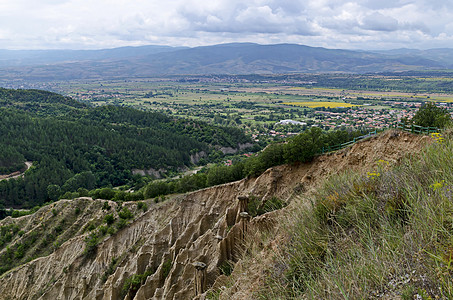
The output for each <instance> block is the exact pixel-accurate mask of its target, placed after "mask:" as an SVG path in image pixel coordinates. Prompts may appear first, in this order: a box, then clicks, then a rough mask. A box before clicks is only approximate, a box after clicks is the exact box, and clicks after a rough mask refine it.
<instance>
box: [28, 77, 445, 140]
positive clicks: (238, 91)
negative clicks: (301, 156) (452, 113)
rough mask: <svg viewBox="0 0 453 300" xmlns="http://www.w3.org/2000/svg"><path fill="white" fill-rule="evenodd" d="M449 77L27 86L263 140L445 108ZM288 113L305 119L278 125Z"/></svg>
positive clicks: (367, 124) (128, 80) (123, 81)
mask: <svg viewBox="0 0 453 300" xmlns="http://www.w3.org/2000/svg"><path fill="white" fill-rule="evenodd" d="M450 82H451V77H450V74H443V73H436V72H434V73H432V74H431V73H429V74H418V75H404V74H403V75H401V74H392V75H351V74H331V75H329V74H295V75H248V76H247V75H243V76H233V75H231V76H230V75H225V76H220V75H219V76H169V77H155V78H126V79H121V80H120V79H114V80H76V81H61V82H58V81H54V82H45V83H35V85H34V86H27V88H40V89H47V90H51V91H55V92H59V93H61V94H63V95H67V96H71V97H73V98H75V99H77V100H79V101H82V102H85V103H90V104H91V105H93V106H99V105H117V106H130V107H134V108H137V109H140V110H157V111H162V112H164V113H166V114H169V115H171V116H174V117H184V118H192V119H197V120H202V121H205V122H209V123H213V124H217V125H225V126H234V127H239V128H241V129H243V130H244V131H245V132H247V133H249V134H251V135H253V136H254V137H256V139H257V140H258V139H259V140H260V141H263V140H268V139H273V138H274V137H273V136H275V137H285V136H286V135H287V134H294V133H297V132H300V131H302V130H305V129H306V128H307V127H310V126H320V127H321V128H324V129H326V130H330V129H339V128H347V127H355V128H357V127H358V128H375V127H379V128H381V127H385V126H388V125H389V124H390V123H392V122H395V121H397V120H399V119H401V118H410V117H411V116H412V115H413V114H414V112H415V111H416V110H417V108H418V107H420V106H421V105H422V103H423V102H427V101H434V102H437V103H439V102H442V103H441V104H442V105H443V106H445V107H447V108H448V109H450V107H451V105H452V104H453V89H452V88H451V87H450V84H449V83H450ZM320 111H323V112H322V113H320ZM288 119H290V120H294V121H299V122H302V123H306V125H303V126H302V125H298V126H295V125H286V126H282V125H281V124H279V121H281V120H288ZM273 132H275V133H273Z"/></svg>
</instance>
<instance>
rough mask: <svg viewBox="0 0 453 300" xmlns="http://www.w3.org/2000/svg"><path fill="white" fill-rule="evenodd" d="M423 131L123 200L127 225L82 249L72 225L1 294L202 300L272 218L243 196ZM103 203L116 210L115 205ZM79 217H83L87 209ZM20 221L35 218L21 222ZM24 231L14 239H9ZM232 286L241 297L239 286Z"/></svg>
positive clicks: (330, 171)
mask: <svg viewBox="0 0 453 300" xmlns="http://www.w3.org/2000/svg"><path fill="white" fill-rule="evenodd" d="M429 140H430V138H429V137H424V136H415V135H411V134H408V133H403V132H396V131H387V132H385V133H383V134H381V135H379V136H376V137H372V138H369V139H367V140H363V141H361V142H359V143H357V144H355V145H353V146H352V147H349V148H346V149H343V150H340V151H338V152H335V153H331V154H327V155H323V156H320V157H317V158H316V159H315V160H314V161H312V162H311V163H308V164H300V165H284V166H279V167H274V168H271V169H269V170H267V171H266V172H265V173H263V174H262V175H261V176H259V177H258V178H249V179H244V180H241V181H237V182H232V183H229V184H224V185H220V186H216V187H212V188H208V189H204V190H200V191H196V192H192V193H188V194H184V195H178V196H174V197H173V198H172V199H169V200H167V201H166V202H164V203H159V204H155V205H153V206H151V207H150V208H149V209H148V211H147V212H145V213H141V214H140V215H139V212H140V210H138V208H137V207H136V206H137V204H136V203H127V204H125V205H127V206H128V207H129V208H130V210H131V211H133V212H134V213H135V214H136V215H138V217H137V218H136V219H135V220H133V221H132V222H131V223H130V224H129V225H128V226H126V227H124V228H122V229H120V230H119V231H118V232H116V233H115V234H113V235H111V236H108V237H105V238H104V239H103V240H102V241H101V242H100V243H99V244H98V245H97V247H96V248H95V249H94V251H91V252H88V253H86V251H84V249H85V247H86V244H87V243H86V241H85V239H86V237H87V236H88V235H89V233H86V232H85V231H83V230H79V231H74V233H73V237H72V238H71V239H69V240H67V241H66V242H64V243H63V244H62V245H61V246H59V247H58V248H57V249H56V250H55V251H54V252H52V253H51V254H50V255H48V256H45V257H40V258H37V259H34V260H32V261H30V262H28V263H25V264H23V265H21V266H19V267H17V268H15V269H13V270H11V271H9V272H7V273H5V274H3V275H2V276H1V277H0V298H1V299H123V298H125V299H137V300H138V299H193V298H201V299H202V298H204V297H205V296H206V291H207V290H208V289H209V287H211V286H213V285H214V284H216V280H218V282H217V285H218V284H219V282H221V281H222V278H223V280H224V279H225V275H223V276H220V275H221V273H226V274H228V273H229V271H228V270H227V269H228V264H227V262H228V261H231V262H237V261H239V260H240V257H241V255H242V252H243V251H242V250H243V249H242V246H241V245H243V242H244V240H245V239H246V238H247V236H248V235H251V234H252V233H253V232H257V231H261V230H264V229H271V228H274V227H275V226H274V224H275V223H274V222H277V220H278V215H279V212H278V211H276V212H271V213H267V214H264V215H261V216H257V217H254V218H252V217H251V216H250V215H249V214H244V213H243V212H245V211H247V210H249V207H248V205H249V204H248V201H251V199H256V198H258V199H260V200H261V202H262V203H264V202H266V201H268V200H269V199H271V198H272V197H278V198H279V199H282V200H284V201H285V202H287V203H290V202H291V201H293V202H294V201H296V200H297V201H300V199H301V197H300V196H301V195H303V193H305V192H307V191H309V190H311V189H313V188H314V187H316V184H317V183H319V182H320V180H322V179H324V178H326V177H327V176H330V175H334V174H337V173H338V172H341V171H343V170H346V169H350V170H370V171H371V170H372V168H373V166H374V165H375V164H376V162H377V161H378V160H380V159H383V160H386V161H391V162H397V161H399V160H400V159H402V157H404V156H405V155H406V154H410V153H413V152H417V151H419V150H420V149H421V148H422V147H423V145H424V144H425V143H426V142H429ZM103 202H104V201H101V200H90V199H76V200H72V201H67V200H65V201H60V202H58V203H55V204H53V205H54V209H56V210H57V211H58V213H59V214H61V216H62V218H64V216H65V215H64V214H65V213H68V214H70V213H73V210H74V209H75V207H78V206H85V207H89V211H90V214H91V218H92V219H97V220H102V218H103V217H104V215H105V214H107V212H105V211H104V210H103V209H102V203H103ZM97 203H98V204H97ZM111 206H112V207H113V209H114V208H115V206H116V204H115V203H111ZM289 207H291V205H290V206H289ZM49 211H51V209H50V208H45V207H44V208H42V209H41V210H39V211H38V212H37V213H35V214H34V215H31V216H26V217H22V218H18V219H11V218H7V219H5V220H3V221H1V222H0V226H2V225H5V224H12V223H15V222H16V223H20V224H22V225H21V226H23V228H24V230H26V232H25V234H24V235H23V236H25V235H27V234H30V232H32V231H33V230H35V229H36V228H37V227H39V226H43V225H42V224H40V222H42V223H43V222H45V221H46V220H49V221H48V224H51V221H50V218H51V216H50V215H49ZM84 211H85V212H86V211H87V209H85V210H84ZM241 212H242V213H241ZM46 214H47V219H46V217H45V216H46ZM83 220H84V222H88V221H89V220H88V217H86V218H85V219H83ZM27 222H28V224H33V225H23V224H27ZM98 223H99V222H98ZM98 223H97V224H98ZM82 225H83V224H80V223H78V224H77V226H79V227H82ZM27 226H28V227H27ZM48 226H50V225H48ZM23 236H22V237H23ZM22 237H18V238H15V239H14V240H13V241H11V243H10V246H11V245H13V244H14V243H17V242H19V239H20V238H22ZM251 277H253V276H251ZM219 278H220V280H219ZM252 279H253V278H250V280H249V282H253V280H252ZM244 284H245V283H244ZM235 289H236V292H237V293H238V295H243V296H244V294H243V293H244V291H241V289H240V288H239V287H238V286H236V287H235ZM241 293H242V294H241ZM241 297H242V296H238V298H237V299H240V298H241Z"/></svg>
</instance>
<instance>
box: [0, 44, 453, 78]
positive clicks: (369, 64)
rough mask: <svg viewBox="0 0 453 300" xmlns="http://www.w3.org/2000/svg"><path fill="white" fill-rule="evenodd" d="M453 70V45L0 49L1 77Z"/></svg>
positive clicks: (244, 45) (108, 76)
mask: <svg viewBox="0 0 453 300" xmlns="http://www.w3.org/2000/svg"><path fill="white" fill-rule="evenodd" d="M433 69H453V49H449V48H443V49H429V50H415V49H396V50H386V51H352V50H341V49H326V48H321V47H309V46H304V45H296V44H275V45H259V44H254V43H232V44H220V45H213V46H202V47H194V48H188V47H169V46H141V47H122V48H114V49H103V50H0V70H1V71H2V72H1V73H2V74H1V75H0V78H3V79H5V80H7V79H14V78H16V79H17V78H20V79H26V80H71V79H89V78H91V79H95V78H119V77H150V76H161V75H176V74H179V75H181V74H185V75H189V74H196V75H201V74H203V75H206V74H281V73H314V72H347V73H377V72H398V71H410V70H433Z"/></svg>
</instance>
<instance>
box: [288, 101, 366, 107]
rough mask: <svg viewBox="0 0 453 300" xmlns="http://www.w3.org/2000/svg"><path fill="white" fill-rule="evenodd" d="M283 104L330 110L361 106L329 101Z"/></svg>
mask: <svg viewBox="0 0 453 300" xmlns="http://www.w3.org/2000/svg"><path fill="white" fill-rule="evenodd" d="M282 104H285V105H290V106H303V107H308V108H318V107H328V108H337V107H355V106H360V105H355V104H350V103H344V102H327V101H320V102H315V101H307V102H284V103H282Z"/></svg>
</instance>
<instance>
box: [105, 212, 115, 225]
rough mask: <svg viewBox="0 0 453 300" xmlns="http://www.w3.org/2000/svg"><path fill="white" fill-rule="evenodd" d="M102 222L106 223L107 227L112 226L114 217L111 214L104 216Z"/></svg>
mask: <svg viewBox="0 0 453 300" xmlns="http://www.w3.org/2000/svg"><path fill="white" fill-rule="evenodd" d="M104 222H105V223H107V225H112V224H113V223H114V222H115V217H114V216H113V214H109V215H106V216H105V217H104Z"/></svg>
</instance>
